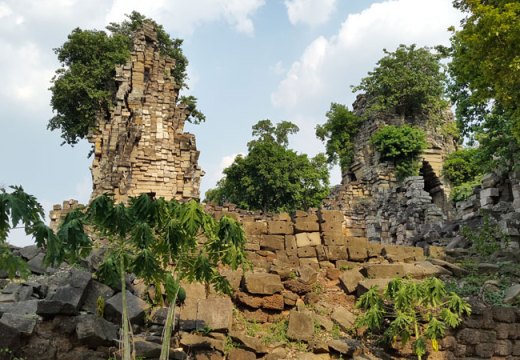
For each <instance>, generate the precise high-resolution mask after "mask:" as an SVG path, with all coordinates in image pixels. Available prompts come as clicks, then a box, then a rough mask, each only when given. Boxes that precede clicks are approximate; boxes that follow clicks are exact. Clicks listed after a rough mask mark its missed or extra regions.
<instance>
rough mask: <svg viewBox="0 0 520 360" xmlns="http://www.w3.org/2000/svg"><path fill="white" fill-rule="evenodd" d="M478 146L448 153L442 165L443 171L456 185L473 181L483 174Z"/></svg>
mask: <svg viewBox="0 0 520 360" xmlns="http://www.w3.org/2000/svg"><path fill="white" fill-rule="evenodd" d="M478 152H479V150H478V149H477V148H466V149H461V150H457V151H455V152H452V153H451V154H449V155H448V157H447V158H446V160H445V161H444V164H443V167H442V173H443V175H444V176H445V177H446V179H447V180H448V181H449V182H450V183H451V184H452V185H454V186H458V185H461V184H462V183H465V182H468V181H472V180H474V179H475V177H477V176H478V175H481V174H482V168H481V167H480V166H479V163H478Z"/></svg>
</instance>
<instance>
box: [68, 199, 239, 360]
mask: <svg viewBox="0 0 520 360" xmlns="http://www.w3.org/2000/svg"><path fill="white" fill-rule="evenodd" d="M69 215H70V216H67V217H66V218H65V220H64V222H63V223H62V224H61V226H60V228H59V231H58V234H59V235H62V234H65V235H63V236H61V238H63V239H66V240H67V242H70V243H71V244H76V246H75V247H70V246H69V247H68V248H67V250H65V251H62V252H61V253H60V254H64V255H67V254H68V252H71V251H72V252H73V254H74V255H78V256H86V254H87V251H85V252H83V250H82V249H86V250H90V240H89V237H88V236H87V235H86V234H85V232H84V228H85V226H89V227H90V228H92V229H94V231H95V232H97V233H98V234H99V235H100V236H101V237H102V238H105V239H106V240H107V242H108V244H107V245H106V255H105V258H104V261H103V263H102V264H101V266H100V268H99V271H98V273H97V275H98V277H99V278H100V279H101V280H104V281H105V282H107V283H109V284H111V285H114V284H115V283H117V282H118V280H119V282H120V286H121V290H122V293H123V304H124V308H123V321H122V323H123V331H122V333H123V335H124V336H125V338H124V339H123V343H124V346H123V348H124V350H125V352H124V354H123V357H124V358H125V359H127V358H129V357H130V351H129V348H130V341H129V336H128V334H129V328H130V327H129V326H130V325H129V322H128V318H127V317H126V313H125V311H126V310H125V309H126V302H125V295H124V294H125V276H124V274H125V273H126V272H133V273H134V274H135V275H137V276H138V277H140V278H142V279H144V280H145V282H146V283H148V284H154V285H155V287H156V289H161V287H162V286H163V287H164V289H165V294H164V295H165V296H166V299H167V300H168V301H169V302H170V308H169V311H168V317H167V323H166V326H165V329H166V330H165V335H164V344H163V350H162V354H161V358H165V359H166V358H168V352H169V343H170V336H171V327H172V323H173V318H174V311H175V303H176V302H177V301H178V302H183V301H184V299H185V298H186V293H185V291H184V289H182V287H181V286H180V281H181V280H184V281H188V282H192V281H201V282H205V283H207V284H212V285H213V286H214V288H215V289H216V290H217V291H224V292H227V293H229V292H230V289H231V288H230V285H229V283H228V281H227V280H226V279H225V278H224V277H223V276H222V275H220V273H219V272H218V267H219V265H228V266H230V267H231V268H232V269H237V268H238V267H239V266H241V265H243V264H246V259H245V254H244V244H245V241H246V239H245V235H244V232H243V230H242V228H241V226H240V224H239V223H238V222H237V221H235V220H234V219H231V218H229V217H225V216H224V217H222V218H221V219H220V220H219V221H216V220H215V219H214V218H213V217H211V216H210V215H209V214H206V213H205V212H204V211H203V209H202V208H201V206H200V204H198V203H196V202H195V201H190V202H187V203H178V202H177V201H175V200H170V201H166V200H164V199H163V198H160V199H153V198H152V197H151V196H150V195H149V194H142V195H140V196H139V197H133V198H130V199H129V202H128V205H124V204H116V203H114V201H113V199H112V198H111V197H110V196H108V195H101V196H99V197H97V198H96V199H94V200H93V201H92V202H91V203H90V205H89V206H88V207H87V209H86V210H85V211H78V212H74V213H71V214H69ZM69 258H72V259H75V258H74V257H72V256H69ZM161 285H162V286H161ZM158 296H161V294H160V291H159V295H158Z"/></svg>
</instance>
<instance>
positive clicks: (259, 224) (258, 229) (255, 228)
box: [242, 221, 267, 235]
mask: <svg viewBox="0 0 520 360" xmlns="http://www.w3.org/2000/svg"><path fill="white" fill-rule="evenodd" d="M242 226H243V227H244V232H245V233H246V235H263V234H267V222H265V221H242Z"/></svg>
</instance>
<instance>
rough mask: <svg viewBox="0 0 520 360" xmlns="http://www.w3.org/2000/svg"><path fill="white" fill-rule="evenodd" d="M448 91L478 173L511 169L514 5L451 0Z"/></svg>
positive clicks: (516, 66) (518, 35)
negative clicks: (454, 19)
mask: <svg viewBox="0 0 520 360" xmlns="http://www.w3.org/2000/svg"><path fill="white" fill-rule="evenodd" d="M454 6H455V7H457V8H458V9H460V10H461V11H463V12H464V13H465V15H466V17H465V18H464V19H463V20H462V23H461V25H462V26H461V29H460V30H458V31H455V28H452V29H451V30H452V32H453V36H452V38H451V49H450V50H451V51H450V52H449V55H450V56H451V58H452V61H451V63H450V64H449V74H450V84H449V87H448V89H449V93H450V96H451V99H452V102H453V103H454V104H455V106H456V117H457V122H458V125H459V128H460V129H461V130H462V133H463V135H464V136H465V137H466V138H469V139H470V140H474V141H476V142H478V144H479V153H478V157H479V158H480V159H481V160H483V161H482V164H481V166H482V167H483V168H484V170H486V171H487V170H491V169H493V168H496V166H497V163H498V164H500V165H506V166H509V167H510V166H511V165H512V164H513V163H514V162H515V161H516V160H515V156H514V154H516V153H518V150H519V145H520V107H519V104H520V91H519V90H520V3H519V2H518V1H516V0H498V1H479V0H457V1H454Z"/></svg>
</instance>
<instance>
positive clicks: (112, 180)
mask: <svg viewBox="0 0 520 360" xmlns="http://www.w3.org/2000/svg"><path fill="white" fill-rule="evenodd" d="M174 68H175V61H174V60H173V59H170V58H167V57H164V56H163V55H161V54H160V49H159V44H158V41H157V33H156V31H155V28H154V27H153V26H152V25H151V24H147V23H145V24H144V27H143V29H142V30H141V31H138V32H137V33H136V35H135V38H134V50H133V52H132V54H131V59H130V60H129V61H128V63H127V64H125V65H122V66H120V67H118V68H117V69H116V77H115V79H114V80H115V81H116V84H117V86H118V88H117V92H116V96H115V104H113V106H112V108H111V110H110V114H109V116H108V118H104V117H101V116H100V118H99V119H98V124H97V129H96V130H95V131H94V132H93V133H92V134H90V136H89V141H90V142H91V143H92V144H93V145H94V160H93V162H92V168H91V170H92V180H93V193H92V197H95V196H97V195H100V194H102V193H113V194H114V196H115V200H116V201H126V200H127V198H128V197H129V196H137V195H139V194H141V193H155V195H156V196H157V197H164V198H166V199H172V198H174V199H177V200H183V199H191V198H196V199H197V198H199V185H200V178H201V176H202V171H201V169H200V167H199V166H198V163H197V162H198V157H199V152H198V151H197V148H196V144H195V137H194V135H192V134H189V133H184V132H183V131H184V130H183V129H184V122H185V120H186V117H187V115H188V112H187V110H186V109H185V107H184V106H183V105H180V104H177V102H178V97H179V87H180V84H177V83H176V82H175V80H174V78H173V77H172V75H171V72H172V69H174Z"/></svg>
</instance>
